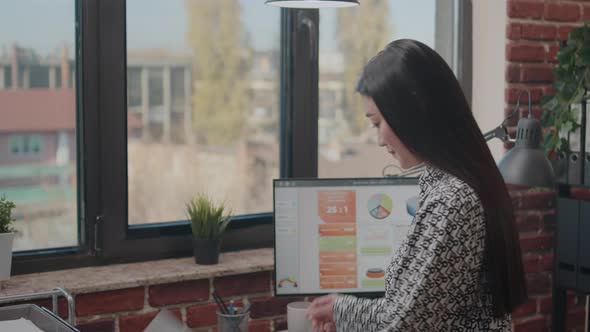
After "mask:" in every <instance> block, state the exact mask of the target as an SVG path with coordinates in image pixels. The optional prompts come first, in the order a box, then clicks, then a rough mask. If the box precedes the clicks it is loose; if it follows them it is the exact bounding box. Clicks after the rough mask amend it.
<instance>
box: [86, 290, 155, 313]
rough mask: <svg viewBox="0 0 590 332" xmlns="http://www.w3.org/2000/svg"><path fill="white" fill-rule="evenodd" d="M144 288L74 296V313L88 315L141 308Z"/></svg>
mask: <svg viewBox="0 0 590 332" xmlns="http://www.w3.org/2000/svg"><path fill="white" fill-rule="evenodd" d="M143 302H144V288H143V287H136V288H127V289H121V290H113V291H106V292H99V293H90V294H81V295H78V296H76V315H77V316H80V317H82V316H90V315H98V314H104V313H112V312H119V311H131V310H139V309H142V308H143Z"/></svg>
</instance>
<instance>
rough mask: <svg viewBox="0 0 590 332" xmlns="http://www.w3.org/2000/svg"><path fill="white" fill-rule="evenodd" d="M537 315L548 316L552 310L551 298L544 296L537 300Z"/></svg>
mask: <svg viewBox="0 0 590 332" xmlns="http://www.w3.org/2000/svg"><path fill="white" fill-rule="evenodd" d="M538 301H539V313H540V314H550V313H551V311H552V310H553V297H551V296H545V297H541V298H539V300H538Z"/></svg>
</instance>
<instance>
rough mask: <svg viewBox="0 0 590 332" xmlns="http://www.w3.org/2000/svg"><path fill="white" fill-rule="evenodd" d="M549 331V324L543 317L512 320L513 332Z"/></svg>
mask: <svg viewBox="0 0 590 332" xmlns="http://www.w3.org/2000/svg"><path fill="white" fill-rule="evenodd" d="M545 331H549V324H548V322H547V319H546V318H545V317H539V316H537V317H535V318H531V319H527V320H523V321H519V322H514V332H545Z"/></svg>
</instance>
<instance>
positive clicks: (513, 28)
mask: <svg viewBox="0 0 590 332" xmlns="http://www.w3.org/2000/svg"><path fill="white" fill-rule="evenodd" d="M521 35H522V26H521V25H520V24H519V23H510V24H508V25H507V26H506V38H508V39H520V36H521Z"/></svg>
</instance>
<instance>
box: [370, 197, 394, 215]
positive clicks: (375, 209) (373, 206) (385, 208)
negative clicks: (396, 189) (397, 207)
mask: <svg viewBox="0 0 590 332" xmlns="http://www.w3.org/2000/svg"><path fill="white" fill-rule="evenodd" d="M367 209H368V210H369V214H370V215H371V216H372V217H373V218H375V219H385V218H387V217H389V215H390V214H391V210H392V209H393V202H392V200H391V197H389V196H387V195H386V194H375V195H373V196H371V198H370V199H369V202H368V204H367Z"/></svg>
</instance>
